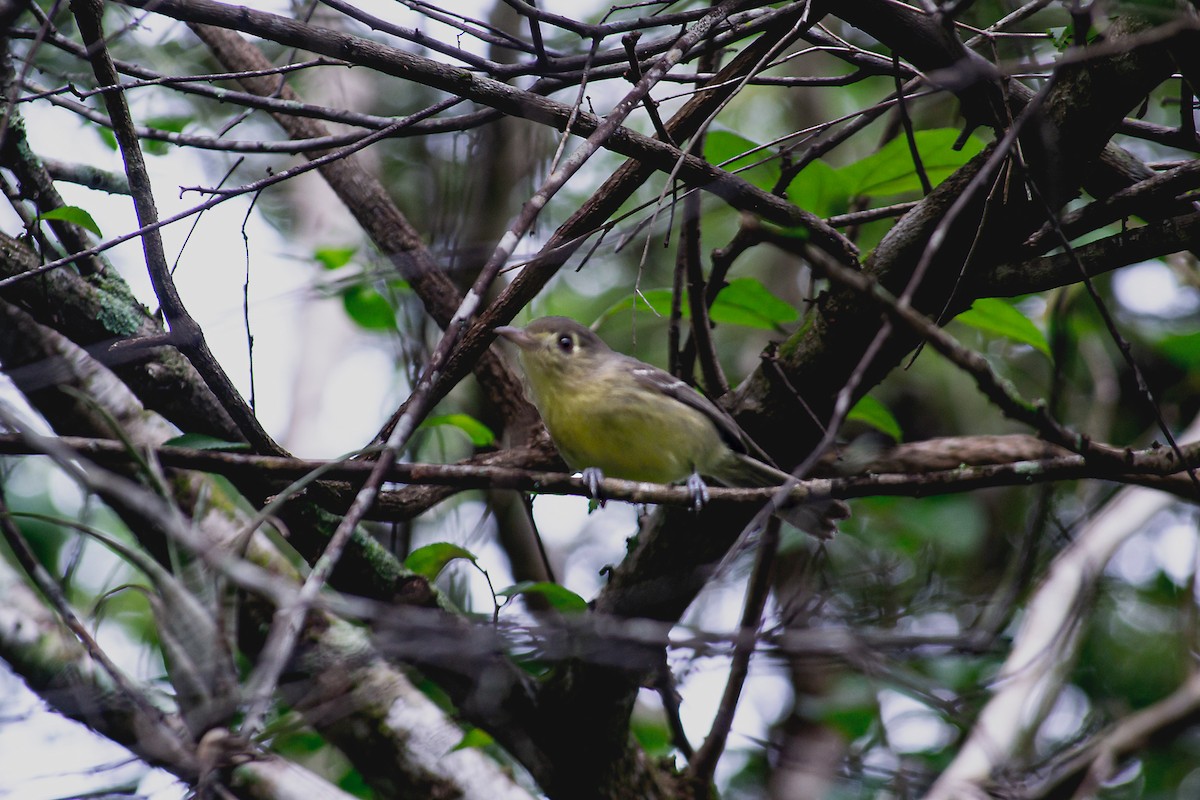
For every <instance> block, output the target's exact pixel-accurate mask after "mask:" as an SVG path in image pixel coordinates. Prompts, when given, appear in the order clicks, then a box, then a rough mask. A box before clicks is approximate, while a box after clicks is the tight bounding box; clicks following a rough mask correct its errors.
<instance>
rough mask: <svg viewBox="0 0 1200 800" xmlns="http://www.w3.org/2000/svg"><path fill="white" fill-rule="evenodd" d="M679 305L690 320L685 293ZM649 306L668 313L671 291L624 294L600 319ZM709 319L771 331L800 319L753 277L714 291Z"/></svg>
mask: <svg viewBox="0 0 1200 800" xmlns="http://www.w3.org/2000/svg"><path fill="white" fill-rule="evenodd" d="M680 302H681V303H682V304H683V305H682V308H681V311H682V314H681V315H680V316H682V318H683V319H691V318H692V315H691V312H690V311H689V310H688V304H687V293H686V292H685V293H684V295H683V298H682V300H681V301H680ZM647 307H648V308H649V309H650V310H652V311H653V312H654V313H655V314H656V315H658V316H660V317H664V318H665V317H668V316H670V314H671V290H670V289H647V290H645V291H643V292H640V293H635V294H631V295H627V296H625V297H623V298H621V299H620V300H618V301H617V302H615V303H613V304H612V305H611V306H609V307H608V308H607V309H605V310H604V313H603V314H601V315H600V321H601V322H603V321H605V320H608V319H611V318H612V317H613V316H615V315H617V314H619V313H621V312H622V311H628V310H629V309H630V308H638V309H642V308H647ZM709 318H710V319H712V321H713V322H720V323H723V324H726V325H742V326H744V327H747V328H758V329H760V330H768V331H775V330H779V329H780V327H781V326H782V325H785V324H787V323H790V322H795V321H796V320H797V319H799V318H800V314H799V312H797V311H796V309H795V308H793V307H792V306H791V305H790V304H788V303H785V302H784V301H783V300H780V299H779V298H778V297H776V296H775V295H773V294H771V292H770V291H768V290H767V288H766V287H765V286H763V284H762V282H761V281H759V280H758V279H756V278H735V279H733V280H732V281H730V282H729V285H728V286H726V287H725V288H723V289H722V290H721V291H720V292H718V293H717V298H716V300H714V301H713V305H712V308H711V309H709Z"/></svg>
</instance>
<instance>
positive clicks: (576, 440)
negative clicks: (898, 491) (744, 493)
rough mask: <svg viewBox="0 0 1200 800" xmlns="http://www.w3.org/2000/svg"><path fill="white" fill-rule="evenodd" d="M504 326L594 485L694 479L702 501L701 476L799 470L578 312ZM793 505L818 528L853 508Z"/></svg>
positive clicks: (743, 481)
mask: <svg viewBox="0 0 1200 800" xmlns="http://www.w3.org/2000/svg"><path fill="white" fill-rule="evenodd" d="M496 332H497V333H498V334H500V335H501V336H504V337H505V338H507V339H508V340H510V341H512V342H513V343H514V344H516V345H517V346H518V347H519V348H520V356H521V366H522V367H523V368H524V370H525V375H526V377H527V378H528V379H529V389H530V393H531V395H532V396H531V398H530V399H531V400H532V401H533V403H534V405H535V406H537V408H538V411H539V412H541V415H542V420H543V421H544V422H545V423H546V429H547V430H548V431H549V432H550V437H551V438H552V439H554V444H555V446H557V447H558V451H559V453H561V454H562V457H563V460H564V461H566V462H567V464H568V466H570V467H571V468H572V469H576V470H581V471H583V472H584V477H585V479H587V480H589V485H590V486H594V485H595V482H596V481H595V479H596V477H597V476H596V471H599V472H601V473H603V474H604V475H606V476H608V477H610V478H623V479H625V480H633V481H646V482H650V483H675V482H676V481H681V480H684V479H687V480H688V485H689V486H690V487H691V488H692V490H693V492H694V494H695V498H696V500H695V504H696V506H697V507H699V506H700V505H702V504H703V502H704V501H705V500H706V499H707V491H706V490H705V488H704V483H703V481H701V480H700V478H699V476H700V475H706V476H708V477H710V478H714V479H716V480H717V481H720V482H721V483H724V484H728V485H730V486H772V485H781V484H783V483H784V482H785V481H786V480H788V479H789V477H790V476H789V475H787V474H786V473H784V472H782V471H780V470H779V469H777V468H775V467H773V466H771V465H770V464H766V463H764V462H762V461H760V460H758V459H756V458H753V457H751V456H749V455H747V453H746V450H747V448H748V440H747V439H746V438H745V434H744V433H743V432H742V431H741V429H740V428H738V426H737V424H736V423H734V421H733V420H732V419H731V418H730V417H729V416H728V415H727V414H726V413H725V412H723V411H721V410H720V409H719V408H717V406H715V405H714V404H713V403H712V402H711V401H709V400H708V399H707V398H705V397H704V396H703V395H701V394H699V393H698V392H696V391H695V390H694V389H692V388H691V387H689V386H687V385H686V384H684V383H683V382H681V381H679V380H677V379H676V378H674V377H673V376H671V375H670V374H668V373H666V372H664V371H663V370H660V369H658V368H657V367H653V366H651V365H649V364H645V363H643V362H641V361H638V360H637V359H635V358H631V357H630V356H626V355H622V354H620V353H617V352H615V351H613V350H612V349H611V348H610V347H609V346H608V345H606V344H605V343H604V342H603V340H601V339H600V337H598V336H597V335H596V334H595V333H593V332H592V331H591V330H589V329H588V328H586V327H584V326H582V325H580V324H579V323H578V322H575V321H574V320H571V319H567V318H566V317H543V318H542V319H538V320H534V321H533V322H531V323H530V324H529V325H528V326H526V327H525V328H523V329H522V328H511V327H500V328H496ZM787 511H789V512H792V513H790V514H789V515H788V516H787V517H786V518H787V519H788V521H789V522H792V523H793V524H795V525H797V527H801V528H804V529H805V530H808V531H811V532H813V533H816V534H818V535H827V534H829V533H831V532H832V530H833V525H832V522H831V521H830V520H831V519H836V518H841V517H844V516H845V515H846V513H847V511H846V509H845V506H844V505H843V504H842V503H840V502H839V501H822V502H820V503H817V504H814V505H811V506H803V507H796V508H793V509H787Z"/></svg>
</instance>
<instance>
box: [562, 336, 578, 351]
mask: <svg viewBox="0 0 1200 800" xmlns="http://www.w3.org/2000/svg"><path fill="white" fill-rule="evenodd" d="M558 349H559V350H562V351H563V352H564V353H569V352H571V351H572V350H574V349H575V340H574V339H572V338H571V337H570V336H568V335H566V334H565V333H564V334H563V335H562V336H560V337H558Z"/></svg>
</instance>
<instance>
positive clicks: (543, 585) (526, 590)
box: [496, 581, 587, 613]
mask: <svg viewBox="0 0 1200 800" xmlns="http://www.w3.org/2000/svg"><path fill="white" fill-rule="evenodd" d="M496 594H497V595H499V596H500V597H516V596H517V595H519V594H537V595H541V596H542V597H543V598H545V600H546V602H547V603H549V604H550V607H551V608H553V609H555V610H556V611H563V612H567V613H578V612H582V611H587V601H586V600H584V599H583V598H582V597H580V596H579V595H577V594H575V593H574V592H572V591H571V590H570V589H568V588H566V587H565V586H560V585H558V584H557V583H550V582H549V581H536V582H535V581H521V582H520V583H514V584H513V585H512V586H509V587H508V588H507V589H501V590H500V591H498V592H496Z"/></svg>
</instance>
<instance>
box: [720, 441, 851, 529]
mask: <svg viewBox="0 0 1200 800" xmlns="http://www.w3.org/2000/svg"><path fill="white" fill-rule="evenodd" d="M734 456H735V458H736V461H734V462H731V463H728V464H726V465H725V466H726V468H725V469H723V470H722V474H720V475H714V476H713V477H715V478H717V479H718V480H720V481H721V482H722V483H726V484H728V485H730V486H744V487H750V486H755V487H757V486H782V485H783V484H784V483H786V482H787V481H789V480H791V477H792V476H791V475H788V474H787V473H786V472H784V471H783V470H781V469H779V468H777V467H773V466H771V465H770V464H767V463H765V462H762V461H759V460H758V459H756V458H752V457H751V456H748V455H745V454H742V453H735V454H734ZM775 513H776V515H777V516H778V517H779V518H780V519H782V520H783V521H784V522H787V523H788V524H790V525H794V526H796V527H797V528H799V529H800V530H802V531H804V532H805V533H809V534H811V535H813V536H816V537H817V538H818V539H831V538H833V535H834V534H835V533H837V523H838V521H839V520H843V519H845V518H846V517H848V516H850V507H849V506H847V505H846V504H845V503H843V502H842V501H841V500H834V499H832V498H826V499H824V500H816V501H813V502H793V503H791V504H788V505H784V506H783V507H782V508H780V509H779V510H778V511H776V512H775Z"/></svg>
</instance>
